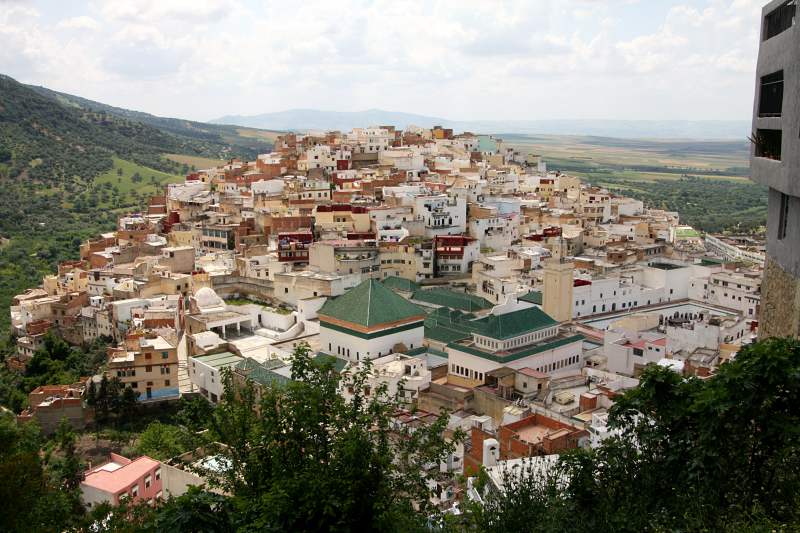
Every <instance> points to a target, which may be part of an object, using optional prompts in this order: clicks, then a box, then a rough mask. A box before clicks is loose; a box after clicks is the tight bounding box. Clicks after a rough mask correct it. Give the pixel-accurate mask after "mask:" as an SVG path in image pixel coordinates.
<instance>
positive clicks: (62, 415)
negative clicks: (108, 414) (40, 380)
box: [17, 383, 92, 435]
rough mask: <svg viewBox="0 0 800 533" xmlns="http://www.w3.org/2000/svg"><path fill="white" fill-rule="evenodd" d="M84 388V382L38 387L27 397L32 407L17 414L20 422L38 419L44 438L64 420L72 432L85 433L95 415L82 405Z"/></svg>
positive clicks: (53, 431)
mask: <svg viewBox="0 0 800 533" xmlns="http://www.w3.org/2000/svg"><path fill="white" fill-rule="evenodd" d="M84 388H85V387H84V384H83V383H77V384H74V385H42V386H40V387H36V388H35V389H33V390H32V391H31V393H30V394H28V405H30V407H28V408H27V409H25V410H24V411H22V412H21V413H20V414H19V415H17V422H20V423H25V422H29V421H30V420H36V421H37V422H38V423H39V426H40V427H41V428H42V433H43V434H45V435H50V434H51V433H55V432H56V430H58V426H59V425H60V424H61V420H62V419H66V420H67V422H69V425H70V426H72V428H73V429H76V430H82V429H83V428H85V427H86V423H87V422H88V421H90V419H91V414H92V413H91V410H90V409H88V408H87V407H86V405H85V404H84V402H83V391H84Z"/></svg>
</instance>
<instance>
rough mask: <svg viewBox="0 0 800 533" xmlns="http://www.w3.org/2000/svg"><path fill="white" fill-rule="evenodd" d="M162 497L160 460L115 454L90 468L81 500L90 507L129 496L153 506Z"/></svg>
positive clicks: (117, 502)
mask: <svg viewBox="0 0 800 533" xmlns="http://www.w3.org/2000/svg"><path fill="white" fill-rule="evenodd" d="M162 497H163V490H162V482H161V463H159V462H158V461H156V460H155V459H151V458H149V457H147V456H142V457H139V458H138V459H135V460H133V461H131V460H130V459H128V458H127V457H123V456H121V455H117V454H115V453H112V454H111V458H110V461H108V462H107V463H104V464H102V465H100V466H97V467H94V468H91V469H89V470H87V471H86V472H85V473H84V479H83V481H82V482H81V500H82V501H83V503H84V505H86V507H88V508H90V509H91V508H93V507H96V506H97V505H99V504H101V503H104V502H107V503H110V504H111V505H119V504H120V502H122V501H124V500H126V499H128V500H130V501H133V502H139V501H143V500H144V501H146V502H149V503H150V504H151V505H152V504H154V503H155V501H156V500H160V499H161V498H162Z"/></svg>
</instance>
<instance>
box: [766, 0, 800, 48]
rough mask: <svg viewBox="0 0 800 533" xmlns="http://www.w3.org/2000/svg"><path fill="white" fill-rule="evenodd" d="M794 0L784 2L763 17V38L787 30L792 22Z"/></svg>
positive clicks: (769, 37)
mask: <svg viewBox="0 0 800 533" xmlns="http://www.w3.org/2000/svg"><path fill="white" fill-rule="evenodd" d="M794 12H795V0H789V1H788V2H784V3H783V4H781V5H780V6H778V7H777V8H775V9H774V10H772V11H771V12H770V13H769V14H768V15H767V16H766V17H764V40H765V41H766V40H767V39H771V38H773V37H775V36H776V35H778V34H779V33H783V32H784V31H786V30H788V29H789V28H791V27H792V25H793V24H794Z"/></svg>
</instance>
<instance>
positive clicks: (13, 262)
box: [0, 75, 271, 331]
mask: <svg viewBox="0 0 800 533" xmlns="http://www.w3.org/2000/svg"><path fill="white" fill-rule="evenodd" d="M240 138H241V142H239V139H240ZM270 149H271V146H270V144H269V143H268V142H267V141H266V140H265V138H264V137H262V136H253V137H247V136H241V135H240V134H239V132H238V129H237V128H232V127H225V126H210V127H208V128H205V127H204V126H203V125H201V124H200V123H192V122H188V121H182V120H178V119H170V118H161V117H155V116H153V115H148V114H146V113H138V112H135V111H128V110H124V109H119V108H113V107H111V106H105V105H103V104H99V103H97V102H92V101H90V100H86V99H83V98H79V97H75V96H71V95H66V94H63V93H56V92H54V91H49V90H47V89H44V88H32V87H29V86H26V85H23V84H21V83H18V82H16V81H15V80H13V79H11V78H9V77H7V76H2V75H0V190H2V191H3V192H2V194H0V243H1V244H2V246H0V330H2V331H5V330H6V328H7V327H8V324H9V315H8V311H7V308H8V305H9V304H10V300H11V297H12V296H13V295H14V294H17V293H19V292H20V291H22V290H24V289H26V288H28V287H32V286H35V285H37V284H38V283H40V281H41V276H42V274H43V273H50V272H52V271H54V270H55V266H56V265H57V264H58V262H60V261H63V260H66V259H72V258H75V257H77V255H78V245H79V244H80V242H81V241H83V240H85V239H86V238H88V237H90V236H92V235H95V234H97V233H99V232H101V231H108V230H110V229H113V228H114V226H115V223H116V220H117V217H118V216H119V214H121V213H124V212H127V211H130V210H139V209H142V208H143V207H145V206H146V204H147V200H148V198H149V197H150V196H152V195H154V194H157V193H161V192H162V191H163V190H164V187H165V186H166V184H168V183H172V182H177V181H181V180H182V179H183V175H184V174H185V173H186V172H188V171H189V170H190V168H191V166H192V164H189V162H192V161H220V160H223V159H226V158H230V157H243V158H252V157H254V156H255V154H257V153H259V152H264V151H268V150H270Z"/></svg>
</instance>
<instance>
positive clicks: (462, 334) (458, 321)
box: [425, 307, 480, 342]
mask: <svg viewBox="0 0 800 533" xmlns="http://www.w3.org/2000/svg"><path fill="white" fill-rule="evenodd" d="M474 318H475V315H473V314H471V313H464V312H462V311H459V310H457V309H449V308H447V307H440V308H439V309H436V310H435V311H433V312H432V313H431V314H429V315H428V316H427V317H426V318H425V337H426V338H429V339H433V340H435V341H439V342H454V341H457V340H460V339H467V338H469V337H471V336H472V333H473V332H478V331H479V330H480V326H479V325H478V324H476V321H474V320H473V319H474Z"/></svg>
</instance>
